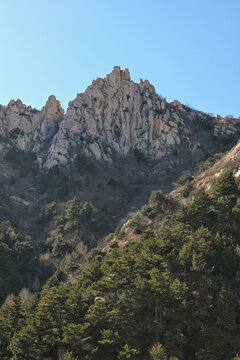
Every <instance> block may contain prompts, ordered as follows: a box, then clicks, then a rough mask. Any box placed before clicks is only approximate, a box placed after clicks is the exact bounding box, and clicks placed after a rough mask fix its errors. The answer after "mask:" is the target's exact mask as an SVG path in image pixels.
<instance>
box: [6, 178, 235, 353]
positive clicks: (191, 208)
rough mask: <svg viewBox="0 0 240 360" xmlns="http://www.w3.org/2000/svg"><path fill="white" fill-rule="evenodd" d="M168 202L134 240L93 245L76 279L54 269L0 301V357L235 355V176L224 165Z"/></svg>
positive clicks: (156, 209) (156, 211)
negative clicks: (203, 188)
mask: <svg viewBox="0 0 240 360" xmlns="http://www.w3.org/2000/svg"><path fill="white" fill-rule="evenodd" d="M168 201H169V200H167V202H168ZM171 206H172V205H171ZM158 209H159V210H158ZM172 209H174V206H173V207H172ZM154 211H155V213H154V214H152V213H151V216H158V211H160V212H162V211H163V208H162V207H157V206H156V207H155V210H154ZM172 212H173V214H172V215H171V214H168V215H167V216H166V217H165V219H164V221H163V222H162V225H161V226H160V227H159V228H158V229H157V230H156V231H152V232H149V231H144V230H143V231H142V232H141V234H140V235H139V237H138V239H139V240H138V241H130V242H128V243H127V244H126V245H125V246H124V247H123V248H121V249H120V248H119V247H118V244H117V242H116V241H115V242H112V243H111V245H110V248H109V251H108V252H104V251H102V250H101V249H100V248H99V249H95V250H93V251H92V252H91V254H90V255H89V265H88V266H87V267H86V268H85V270H84V271H83V272H82V273H81V274H80V275H79V277H78V278H77V279H76V280H75V281H74V282H73V283H70V282H68V283H64V282H63V281H62V275H61V273H60V272H59V271H58V272H56V273H55V274H54V275H53V276H52V277H51V278H50V279H49V280H48V281H47V282H46V284H45V285H44V286H43V288H42V291H41V292H40V293H39V294H37V295H33V296H31V297H30V299H29V300H23V299H22V297H21V296H17V297H15V298H14V299H13V301H12V302H10V303H9V304H6V305H5V306H3V307H2V309H1V312H0V349H1V350H0V358H1V359H3V360H9V359H17V360H20V359H28V360H30V359H45V358H47V359H59V357H61V356H62V358H64V359H65V360H66V359H69V360H70V359H86V360H87V359H96V360H101V359H104V360H107V359H109V360H112V359H139V360H140V359H144V360H145V359H176V358H177V359H184V360H193V359H196V360H209V359H216V360H226V359H233V358H234V357H235V356H236V357H237V353H239V350H240V349H239V346H240V345H239V336H240V305H239V291H240V240H239V233H240V222H239V216H240V185H239V181H238V180H236V179H235V178H234V176H233V175H232V173H227V174H225V175H224V176H223V177H222V178H220V179H219V180H218V182H217V183H216V185H215V187H214V189H213V191H212V192H211V194H210V195H208V194H206V193H204V192H200V193H199V194H198V196H197V197H196V198H195V200H194V201H193V202H192V203H191V204H188V205H181V206H177V205H176V210H172Z"/></svg>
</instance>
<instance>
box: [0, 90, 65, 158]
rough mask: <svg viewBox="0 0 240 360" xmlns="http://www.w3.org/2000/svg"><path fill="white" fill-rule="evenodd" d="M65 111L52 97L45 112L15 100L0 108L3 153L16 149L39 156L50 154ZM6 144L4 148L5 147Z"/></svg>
mask: <svg viewBox="0 0 240 360" xmlns="http://www.w3.org/2000/svg"><path fill="white" fill-rule="evenodd" d="M63 115H64V110H63V109H62V108H61V105H60V103H59V101H58V100H56V98H55V96H50V97H49V98H48V101H47V102H46V105H45V106H44V107H43V108H42V110H41V111H38V110H36V109H32V107H31V106H26V105H24V104H23V103H22V102H21V100H16V101H15V100H11V101H10V102H9V104H8V105H7V106H1V105H0V136H1V143H2V144H1V145H2V150H4V145H5V147H6V148H9V147H11V146H14V147H16V148H18V149H21V150H26V151H32V152H35V153H36V154H41V153H42V152H46V151H47V149H48V146H49V145H50V142H51V139H52V137H53V136H54V135H55V134H56V133H57V131H58V128H59V124H60V122H61V121H62V119H63ZM3 144H4V145H3Z"/></svg>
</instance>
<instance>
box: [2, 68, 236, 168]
mask: <svg viewBox="0 0 240 360" xmlns="http://www.w3.org/2000/svg"><path fill="white" fill-rule="evenodd" d="M239 129H240V119H239V118H238V119H235V118H232V117H226V118H222V117H220V116H219V115H218V116H217V117H213V116H211V115H209V114H206V113H204V112H202V111H196V110H194V109H192V108H190V107H189V106H185V105H183V104H181V103H179V102H178V101H176V100H174V101H173V102H172V103H168V102H167V101H166V99H165V98H162V97H161V96H160V95H158V94H157V93H156V91H155V88H154V86H153V85H151V84H150V83H149V81H148V80H145V81H143V80H140V83H135V82H133V81H132V80H131V78H130V73H129V70H128V69H125V70H121V69H120V67H119V66H115V67H114V68H113V71H112V72H111V73H110V74H108V75H107V76H106V77H105V78H104V79H102V78H97V79H96V80H94V81H93V82H92V85H90V86H89V87H88V88H87V89H86V91H85V92H84V93H81V94H77V96H76V98H75V99H74V100H73V101H70V102H69V106H68V109H67V111H66V113H65V114H64V110H63V109H62V107H61V105H60V102H59V101H58V100H57V99H56V98H55V96H50V97H49V99H48V101H47V102H46V105H45V106H44V107H43V109H42V110H40V111H38V110H36V109H33V108H32V107H31V106H25V105H24V104H23V103H22V102H21V101H20V100H16V101H15V100H11V101H10V102H9V104H8V105H7V106H0V135H1V139H0V147H1V151H2V153H5V152H6V151H7V150H8V149H9V148H11V147H14V148H17V149H21V150H27V151H32V152H33V153H35V154H36V156H37V158H38V163H39V165H40V166H41V167H45V168H51V167H53V166H55V165H60V166H62V165H68V164H70V163H71V162H73V160H74V159H75V158H76V156H77V155H79V154H84V155H85V156H89V157H94V158H96V159H97V160H100V159H101V160H105V161H107V162H111V161H112V160H113V158H118V157H126V156H128V155H131V154H132V153H134V152H138V153H140V154H142V155H143V156H145V157H146V158H148V159H149V160H151V161H155V162H156V163H159V167H160V168H161V166H164V167H166V166H174V165H179V164H180V163H182V162H186V161H187V162H188V164H189V163H193V164H194V163H196V162H198V161H201V160H203V159H204V158H206V157H207V155H209V154H212V153H213V152H214V151H215V150H216V149H215V147H216V142H221V141H228V140H229V139H230V140H231V139H232V138H233V137H234V136H235V135H236V134H237V133H238V131H239ZM159 160H161V161H159Z"/></svg>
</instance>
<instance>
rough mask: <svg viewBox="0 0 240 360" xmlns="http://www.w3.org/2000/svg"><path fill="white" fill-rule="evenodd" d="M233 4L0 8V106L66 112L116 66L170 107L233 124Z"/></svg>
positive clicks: (238, 27) (213, 0)
mask: <svg viewBox="0 0 240 360" xmlns="http://www.w3.org/2000/svg"><path fill="white" fill-rule="evenodd" d="M239 19H240V0H128V1H126V0H84V1H83V0H39V1H36V0H11V1H10V0H0V104H3V105H6V104H7V103H8V102H9V100H10V99H13V98H14V99H17V98H20V99H21V100H22V101H23V102H24V103H25V104H27V105H32V106H33V107H36V108H41V107H42V106H43V105H44V103H45V102H46V99H47V98H48V96H49V95H51V94H54V95H55V96H56V97H57V98H58V99H59V100H60V101H61V103H62V105H63V107H64V108H66V107H67V103H68V101H70V100H72V99H73V98H75V96H76V93H77V92H83V91H84V90H85V88H86V87H87V86H88V85H90V84H91V82H92V80H93V79H95V78H96V77H104V76H105V75H106V74H107V73H109V72H110V71H111V70H112V68H113V66H114V65H120V66H121V67H122V68H125V67H127V68H129V70H130V73H131V78H132V79H133V80H134V81H137V82H138V81H139V78H143V79H148V80H149V81H150V82H151V83H152V84H153V85H154V86H155V88H156V90H157V92H158V93H159V94H162V95H164V96H166V98H167V100H168V101H172V100H174V99H178V100H179V101H181V102H183V103H184V104H190V105H191V106H193V107H194V108H197V109H199V110H203V111H206V112H212V113H215V114H217V113H218V114H221V115H227V114H233V115H234V116H237V117H238V116H240V20H239Z"/></svg>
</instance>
